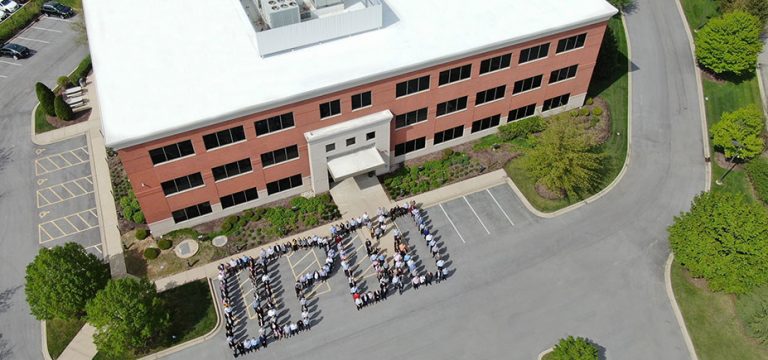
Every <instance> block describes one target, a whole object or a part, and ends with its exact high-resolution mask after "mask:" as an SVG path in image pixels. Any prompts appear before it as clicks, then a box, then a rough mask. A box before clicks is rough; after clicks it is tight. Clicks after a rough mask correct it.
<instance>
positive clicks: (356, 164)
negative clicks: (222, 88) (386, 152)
mask: <svg viewBox="0 0 768 360" xmlns="http://www.w3.org/2000/svg"><path fill="white" fill-rule="evenodd" d="M379 166H384V158H382V157H381V154H379V151H378V150H376V148H375V147H369V148H366V149H361V150H357V151H355V152H353V153H349V154H346V155H342V156H339V157H337V158H333V159H328V171H330V172H331V176H333V178H334V179H335V180H339V179H343V178H345V177H348V176H351V175H356V174H360V173H363V172H366V171H370V170H373V169H375V168H377V167H379Z"/></svg>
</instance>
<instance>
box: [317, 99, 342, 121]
mask: <svg viewBox="0 0 768 360" xmlns="http://www.w3.org/2000/svg"><path fill="white" fill-rule="evenodd" d="M339 114H341V100H333V101H329V102H327V103H322V104H320V118H321V119H324V118H327V117H331V116H334V115H339Z"/></svg>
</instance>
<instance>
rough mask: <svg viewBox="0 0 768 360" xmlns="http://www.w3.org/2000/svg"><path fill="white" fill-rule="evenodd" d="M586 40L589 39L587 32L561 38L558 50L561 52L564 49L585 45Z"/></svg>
mask: <svg viewBox="0 0 768 360" xmlns="http://www.w3.org/2000/svg"><path fill="white" fill-rule="evenodd" d="M586 41H587V34H586V33H584V34H579V35H576V36H571V37H569V38H565V39H561V40H560V41H558V42H557V52H558V53H561V52H563V51H568V50H573V49H577V48H580V47H583V46H584V43H585V42H586Z"/></svg>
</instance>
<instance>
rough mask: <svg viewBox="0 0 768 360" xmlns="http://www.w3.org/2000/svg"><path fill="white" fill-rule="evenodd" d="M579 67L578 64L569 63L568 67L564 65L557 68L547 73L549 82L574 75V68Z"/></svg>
mask: <svg viewBox="0 0 768 360" xmlns="http://www.w3.org/2000/svg"><path fill="white" fill-rule="evenodd" d="M578 67H579V65H578V64H577V65H571V66H569V67H565V68H562V69H557V70H555V71H553V72H552V73H551V74H549V83H550V84H551V83H555V82H558V81H563V80H566V79H570V78H572V77H575V76H576V69H577V68H578Z"/></svg>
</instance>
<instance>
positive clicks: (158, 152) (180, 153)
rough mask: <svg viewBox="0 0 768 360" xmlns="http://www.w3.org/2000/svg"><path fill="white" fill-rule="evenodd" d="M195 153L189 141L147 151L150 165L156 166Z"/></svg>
mask: <svg viewBox="0 0 768 360" xmlns="http://www.w3.org/2000/svg"><path fill="white" fill-rule="evenodd" d="M194 153H195V149H194V148H193V147H192V141H191V140H185V141H182V142H179V143H175V144H171V145H166V146H163V147H161V148H157V149H152V150H149V157H150V158H151V159H152V164H154V165H157V164H160V163H164V162H166V161H171V160H173V159H178V158H180V157H184V156H187V155H192V154H194Z"/></svg>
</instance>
